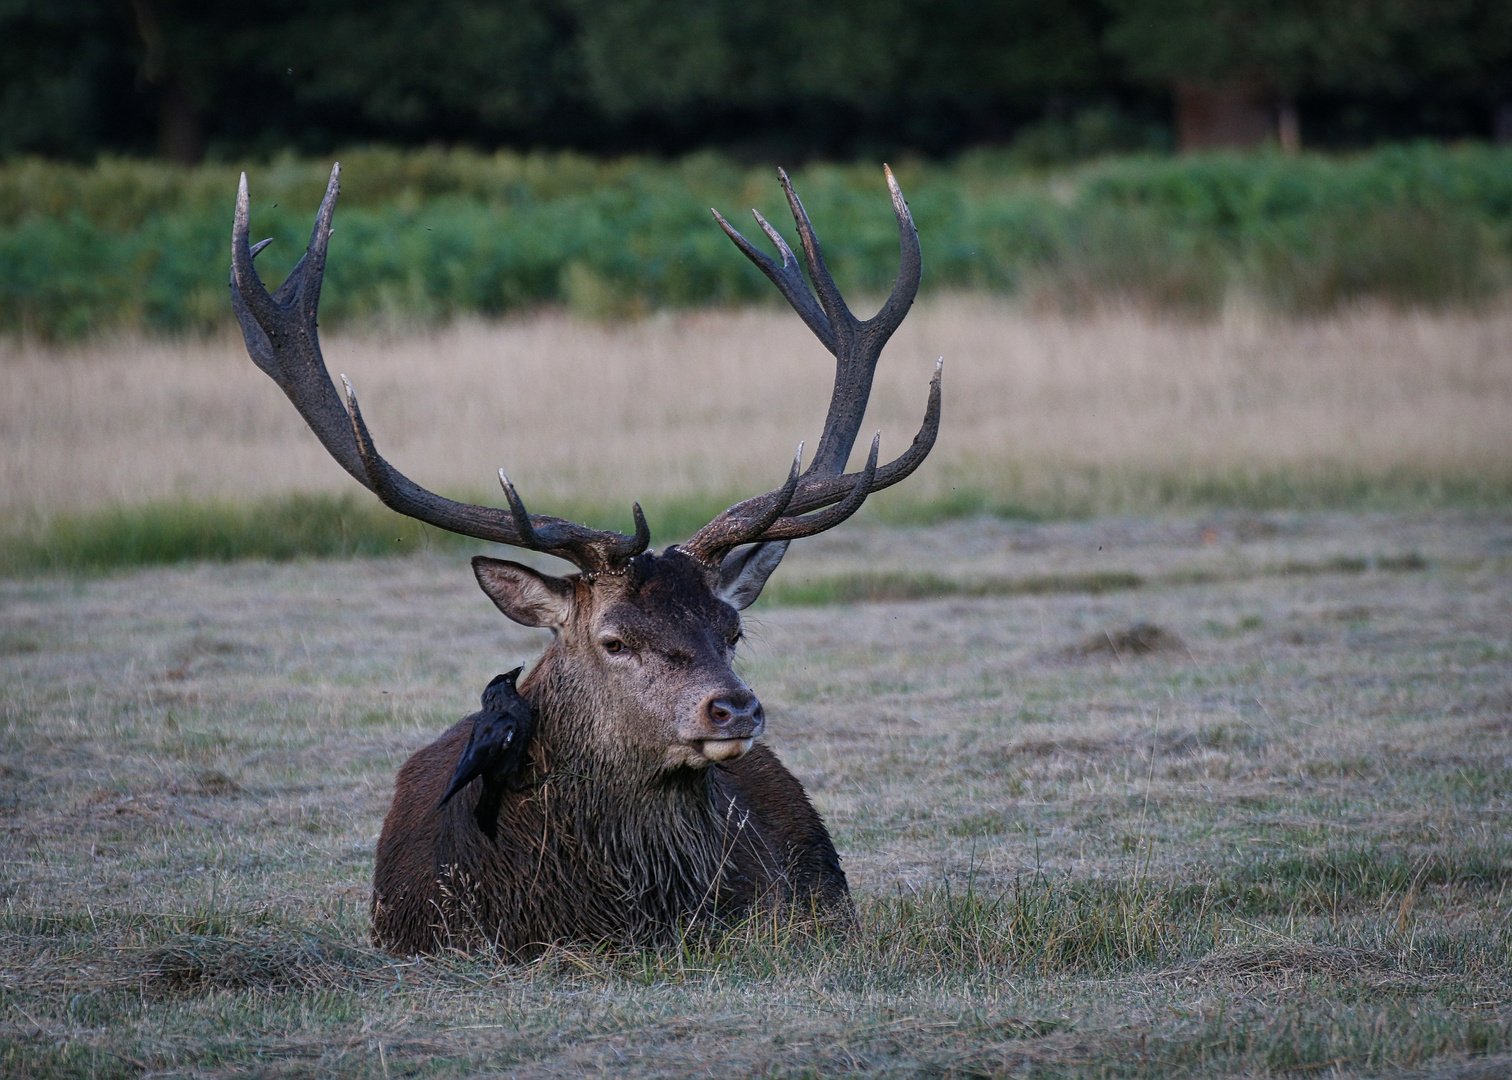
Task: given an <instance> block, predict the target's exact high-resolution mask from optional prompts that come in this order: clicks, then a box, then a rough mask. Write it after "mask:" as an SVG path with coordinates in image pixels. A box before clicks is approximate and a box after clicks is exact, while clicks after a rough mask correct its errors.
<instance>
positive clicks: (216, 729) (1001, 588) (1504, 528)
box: [0, 425, 1512, 1080]
mask: <svg viewBox="0 0 1512 1080" xmlns="http://www.w3.org/2000/svg"><path fill="white" fill-rule="evenodd" d="M464 426H465V425H464ZM925 566H927V567H929V568H930V575H927V576H926V575H923V574H921V573H920V567H925ZM1509 570H1512V516H1509V515H1508V513H1507V512H1506V511H1505V510H1484V509H1483V510H1463V511H1448V510H1439V511H1435V512H1420V513H1392V514H1366V513H1360V512H1350V513H1266V514H1243V513H1236V512H1224V513H1212V514H1207V515H1200V516H1199V515H1191V514H1187V515H1181V516H1173V517H1168V518H1164V519H1158V520H1156V519H1137V518H1114V519H1102V520H1096V521H1090V522H1080V523H1064V524H1030V523H1013V522H1004V521H1001V520H995V519H990V518H977V519H969V520H961V521H956V522H953V523H949V524H947V525H943V526H938V527H935V528H885V527H882V526H880V525H875V524H872V525H866V524H864V523H854V524H853V525H851V526H847V527H845V528H843V529H842V530H839V531H837V532H835V533H831V534H828V535H827V536H825V537H822V538H818V539H816V540H814V541H812V542H809V543H808V544H807V545H805V546H801V549H800V550H795V551H794V553H793V554H792V555H791V556H790V559H789V563H788V565H785V566H784V567H783V568H782V570H780V571H779V577H778V580H777V582H776V587H775V589H774V595H773V597H772V598H771V599H770V600H766V599H764V600H763V601H762V603H761V604H760V605H759V606H758V607H757V608H755V609H753V610H752V612H751V618H750V641H749V645H748V646H746V647H744V658H743V660H742V664H743V668H744V673H745V674H746V675H747V677H748V678H749V679H750V681H751V682H752V683H753V684H754V685H755V686H756V687H757V689H758V690H759V691H760V692H761V694H762V696H763V698H764V700H765V702H766V703H767V706H768V709H769V712H770V716H771V734H770V736H769V738H770V741H771V743H772V744H773V745H774V746H775V747H776V748H777V750H778V752H779V753H780V754H781V755H782V756H783V758H784V759H785V760H786V761H787V762H788V763H789V765H790V766H791V767H792V768H793V770H794V771H795V772H796V773H797V775H798V776H799V777H800V778H801V779H802V780H803V781H804V783H805V784H806V785H807V786H808V789H809V791H810V792H811V793H812V795H813V798H814V801H815V802H816V804H817V805H818V807H819V808H820V810H821V811H822V812H823V814H824V815H825V817H826V819H827V820H828V822H829V825H830V828H831V829H832V831H833V833H834V836H835V839H836V843H837V846H838V848H839V850H840V852H841V855H842V859H843V861H844V864H845V867H846V870H847V872H848V874H849V875H850V880H851V883H852V887H853V889H854V892H855V894H856V898H857V903H858V907H859V911H860V929H859V930H858V931H857V932H856V933H854V934H853V935H851V936H850V937H848V938H834V939H823V940H808V939H805V938H803V937H802V936H800V935H798V934H796V933H793V932H791V931H789V930H787V929H785V928H783V927H781V926H765V925H762V926H754V927H747V928H744V929H743V930H742V931H740V932H737V933H736V934H735V935H733V936H732V937H731V938H730V939H729V940H727V941H724V942H722V943H719V944H717V945H715V946H699V947H696V948H695V947H689V948H687V949H684V950H667V951H665V952H662V953H655V954H633V955H600V954H592V953H583V952H568V951H561V952H556V953H552V954H550V955H548V956H547V957H545V958H544V959H542V960H541V961H539V962H536V963H533V964H531V965H528V966H514V965H509V964H503V963H498V962H496V961H493V960H491V959H488V958H465V957H443V958H440V959H434V960H411V961H398V960H394V959H392V958H388V957H385V956H383V955H381V954H378V953H375V952H374V951H372V950H371V949H370V948H369V947H368V946H367V944H366V932H367V913H366V904H367V890H368V880H369V875H370V873H371V868H372V857H373V846H374V841H375V838H376V836H377V831H378V828H379V823H380V821H381V818H382V815H383V813H384V811H385V809H386V804H387V800H388V797H389V793H390V790H391V782H392V777H393V775H394V772H395V770H396V769H397V767H398V765H399V764H400V762H402V761H403V759H404V758H405V756H406V755H407V754H409V753H410V752H412V751H413V750H414V749H416V748H417V747H419V746H421V745H423V744H424V743H425V742H426V741H427V740H429V739H430V738H432V737H433V736H434V735H435V734H436V733H438V732H439V731H440V730H442V729H443V728H444V727H446V726H447V725H449V724H450V723H451V722H452V721H453V720H454V719H455V718H457V717H458V716H460V715H461V714H463V713H465V712H467V711H469V710H470V709H471V708H473V707H474V703H475V701H476V695H477V693H478V691H479V690H480V689H481V687H482V685H483V684H484V683H485V682H486V681H487V679H488V678H489V677H490V676H491V675H493V674H494V673H495V672H497V671H500V670H503V669H506V668H508V667H511V666H513V665H514V664H517V663H520V662H522V661H526V660H528V659H529V658H530V657H531V656H532V655H534V654H535V653H536V651H537V650H538V649H539V647H540V645H541V643H542V642H541V639H540V637H539V636H538V635H539V632H537V631H529V630H525V629H523V628H520V627H516V626H514V625H513V624H510V623H508V622H506V621H505V620H504V619H503V618H502V617H500V616H499V615H498V614H497V613H496V612H494V611H493V609H492V606H491V605H490V604H489V603H488V602H487V601H486V600H485V598H484V597H483V596H482V595H480V594H479V593H478V592H477V590H476V587H475V586H474V585H473V583H472V581H471V575H470V574H469V573H468V571H467V568H466V566H465V563H464V560H463V559H462V557H461V555H460V553H444V552H437V553H433V554H431V555H421V556H417V557H414V558H411V559H384V560H346V561H341V560H332V561H319V560H310V561H294V562H287V563H281V564H271V563H262V562H240V563H232V564H219V565H217V564H196V565H190V566H186V567H180V568H167V569H150V570H138V571H133V572H130V573H121V574H116V575H113V576H104V577H89V578H78V579H63V578H55V577H40V578H37V577H33V578H23V579H16V580H11V581H6V582H0V858H3V860H4V866H5V872H4V874H3V875H0V888H3V890H4V901H3V911H0V920H3V921H0V1073H4V1074H5V1075H7V1076H34V1075H37V1076H40V1075H78V1076H133V1075H151V1076H232V1075H257V1076H313V1075H321V1076H326V1075H352V1076H371V1077H396V1076H427V1075H456V1076H471V1075H483V1074H486V1075H518V1076H577V1075H583V1074H585V1073H607V1074H615V1075H629V1076H635V1075H708V1076H720V1077H724V1076H744V1075H811V1076H813V1075H824V1076H830V1075H844V1074H853V1073H854V1074H869V1075H898V1076H917V1075H925V1076H991V1075H1022V1076H1037V1077H1052V1076H1053V1077H1059V1076H1068V1077H1069V1076H1077V1077H1080V1076H1088V1077H1094V1076H1146V1077H1166V1076H1179V1075H1201V1076H1224V1075H1226V1076H1256V1075H1293V1076H1308V1077H1311V1076H1351V1077H1353V1076H1361V1077H1364V1076H1414V1077H1429V1076H1432V1077H1444V1078H1448V1077H1458V1078H1461V1080H1468V1078H1470V1077H1493V1076H1504V1075H1507V1073H1508V1072H1509V1071H1512V832H1509V828H1508V826H1509V820H1508V814H1509V812H1512V573H1509ZM858 595H859V596H875V597H882V599H876V600H873V601H870V602H863V603H836V602H835V601H837V600H843V599H845V598H846V597H853V596H858ZM887 597H909V598H907V599H887Z"/></svg>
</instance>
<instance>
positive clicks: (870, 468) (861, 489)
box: [755, 431, 882, 542]
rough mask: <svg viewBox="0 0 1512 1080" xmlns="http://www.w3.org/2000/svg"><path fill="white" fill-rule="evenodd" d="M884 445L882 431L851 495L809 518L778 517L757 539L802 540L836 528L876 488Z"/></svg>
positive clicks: (878, 433)
mask: <svg viewBox="0 0 1512 1080" xmlns="http://www.w3.org/2000/svg"><path fill="white" fill-rule="evenodd" d="M881 446H882V433H881V432H880V431H879V432H877V434H876V435H875V436H874V437H873V438H872V444H871V453H869V454H867V456H866V468H864V469H862V470H861V475H860V476H859V477H858V478H857V479H856V483H855V484H854V485H853V486H852V487H851V490H850V494H848V495H847V496H846V497H845V498H844V499H842V500H841V501H840V502H838V503H836V504H835V505H834V506H831V507H830V508H829V509H828V510H821V511H820V512H819V513H817V514H809V515H808V516H807V517H798V516H789V517H781V518H778V519H777V520H776V521H775V522H773V523H772V525H771V527H770V528H768V529H767V530H765V531H764V532H762V533H761V534H760V535H759V536H757V537H756V538H755V539H756V540H757V541H760V542H765V541H768V540H801V539H803V538H804V537H805V536H813V535H815V534H816V533H822V532H824V530H826V529H833V528H834V527H835V526H836V525H838V524H840V523H841V522H842V521H844V520H845V519H846V518H848V517H850V516H851V515H852V514H854V513H855V512H856V511H857V510H860V509H861V504H862V503H864V502H865V501H866V497H867V496H868V495H870V494H871V493H872V491H873V487H872V484H873V482H874V481H875V480H876V476H877V453H878V451H879V450H880V449H881Z"/></svg>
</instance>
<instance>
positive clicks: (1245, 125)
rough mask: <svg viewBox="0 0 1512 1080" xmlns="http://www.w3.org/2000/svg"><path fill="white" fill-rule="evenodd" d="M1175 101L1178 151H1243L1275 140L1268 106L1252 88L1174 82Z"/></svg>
mask: <svg viewBox="0 0 1512 1080" xmlns="http://www.w3.org/2000/svg"><path fill="white" fill-rule="evenodd" d="M1175 99H1176V143H1177V146H1178V147H1179V148H1180V149H1182V150H1209V149H1214V148H1218V147H1233V148H1240V149H1243V148H1248V147H1253V146H1260V145H1261V144H1263V143H1264V142H1266V141H1267V140H1268V139H1272V138H1275V137H1276V134H1277V133H1276V116H1275V112H1274V110H1273V109H1272V107H1271V103H1270V101H1269V100H1267V98H1266V96H1265V95H1263V94H1260V93H1258V92H1257V91H1256V90H1255V89H1254V88H1253V87H1250V86H1243V85H1238V84H1228V85H1222V86H1212V85H1209V84H1207V83H1194V82H1178V83H1177V84H1176V86H1175ZM1293 133H1295V126H1293Z"/></svg>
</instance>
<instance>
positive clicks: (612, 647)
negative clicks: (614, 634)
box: [603, 638, 625, 655]
mask: <svg viewBox="0 0 1512 1080" xmlns="http://www.w3.org/2000/svg"><path fill="white" fill-rule="evenodd" d="M603 645H604V651H605V652H606V653H610V654H611V655H612V654H614V653H622V652H624V651H625V643H624V642H623V641H621V640H620V639H619V638H606V639H605V640H604V642H603Z"/></svg>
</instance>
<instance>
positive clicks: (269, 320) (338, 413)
mask: <svg viewBox="0 0 1512 1080" xmlns="http://www.w3.org/2000/svg"><path fill="white" fill-rule="evenodd" d="M340 177H341V165H340V163H337V164H336V165H335V166H334V167H332V169H331V179H330V182H329V183H328V184H327V185H326V193H325V198H324V199H323V200H322V201H321V204H320V213H319V214H317V215H316V219H315V230H314V232H313V233H312V234H311V236H310V246H309V248H308V249H307V250H306V251H305V254H304V257H303V258H301V259H300V260H299V262H298V263H297V264H296V265H295V267H294V269H293V270H292V271H291V272H290V273H289V276H288V278H287V279H285V281H284V283H283V284H282V285H280V286H279V288H278V291H277V293H275V294H274V295H272V296H269V295H268V290H267V289H266V288H264V287H263V283H262V278H261V277H259V276H258V273H257V269H256V267H255V266H254V265H253V263H252V257H253V256H254V255H255V254H256V253H257V252H259V251H261V250H262V249H263V248H265V247H267V246H268V243H269V241H267V240H264V241H262V242H261V243H259V244H258V245H257V247H256V249H255V250H254V249H253V248H252V246H251V244H250V243H249V242H248V239H249V237H248V234H249V232H250V226H251V211H250V200H249V198H248V195H247V174H246V173H243V174H242V177H241V182H240V183H239V184H238V185H237V191H236V217H235V219H234V221H233V224H232V227H231V308H232V310H233V311H235V313H236V321H237V322H238V323H240V324H241V330H242V337H243V338H244V339H245V340H246V343H247V353H248V354H249V355H250V356H251V357H252V362H253V363H255V364H256V365H257V366H258V367H259V368H261V369H262V370H263V371H264V372H265V373H266V374H267V375H269V376H270V377H271V378H272V379H273V381H274V382H276V383H277V384H278V385H279V387H280V388H281V389H282V390H283V392H284V393H285V394H286V395H287V396H288V398H289V400H290V401H292V402H293V403H294V407H295V408H296V409H298V410H299V415H300V416H302V417H304V421H305V423H306V424H308V425H309V426H310V430H311V431H313V432H314V433H315V436H316V437H317V438H318V439H319V440H320V442H321V445H322V446H324V447H325V448H326V451H327V452H328V453H329V454H330V455H331V456H332V457H333V458H335V459H336V463H337V464H338V465H340V466H341V467H342V468H343V469H345V470H346V471H347V472H348V473H350V474H351V475H352V477H353V478H354V479H355V480H357V482H358V483H360V484H362V485H363V486H364V487H369V488H371V486H372V485H371V484H370V483H369V481H368V476H367V469H366V468H365V467H364V466H363V463H362V456H361V454H359V453H358V450H357V443H356V441H355V440H354V439H353V437H352V425H351V422H350V420H349V419H348V418H347V413H346V409H344V408H343V407H342V404H341V398H340V397H339V396H338V395H337V393H336V387H335V386H334V385H333V384H332V382H331V376H330V374H329V373H328V372H327V371H326V367H325V360H324V358H323V357H322V356H321V353H320V339H319V337H318V334H317V331H316V324H315V317H314V312H315V309H314V307H313V306H311V307H310V308H309V310H308V314H307V315H306V313H305V312H304V311H298V310H294V309H293V308H292V306H291V305H290V303H289V300H290V298H291V297H294V296H297V295H301V294H302V295H304V296H306V297H310V298H312V301H313V302H318V301H319V298H320V279H321V278H322V276H323V275H324V273H325V246H326V241H327V240H328V239H329V238H330V232H331V215H332V213H334V212H335V209H336V197H337V194H338V193H339V191H340V189H341V183H340Z"/></svg>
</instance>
